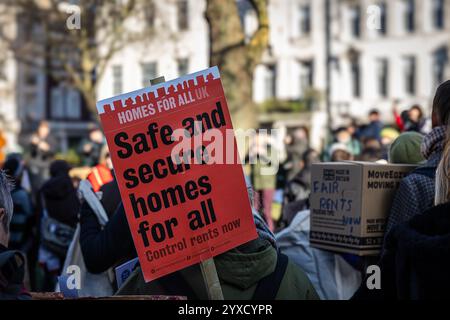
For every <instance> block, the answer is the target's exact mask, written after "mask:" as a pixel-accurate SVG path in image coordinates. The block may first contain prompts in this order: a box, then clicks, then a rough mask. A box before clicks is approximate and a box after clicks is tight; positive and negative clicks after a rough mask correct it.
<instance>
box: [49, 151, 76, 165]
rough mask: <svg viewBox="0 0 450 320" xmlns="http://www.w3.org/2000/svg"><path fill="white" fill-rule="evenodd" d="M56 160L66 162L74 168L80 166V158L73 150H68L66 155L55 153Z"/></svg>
mask: <svg viewBox="0 0 450 320" xmlns="http://www.w3.org/2000/svg"><path fill="white" fill-rule="evenodd" d="M55 159H56V160H64V161H67V162H68V163H69V164H70V165H72V166H74V167H76V166H79V165H80V164H81V157H80V155H79V154H78V153H77V151H76V150H75V149H69V151H68V152H67V153H57V154H56V155H55Z"/></svg>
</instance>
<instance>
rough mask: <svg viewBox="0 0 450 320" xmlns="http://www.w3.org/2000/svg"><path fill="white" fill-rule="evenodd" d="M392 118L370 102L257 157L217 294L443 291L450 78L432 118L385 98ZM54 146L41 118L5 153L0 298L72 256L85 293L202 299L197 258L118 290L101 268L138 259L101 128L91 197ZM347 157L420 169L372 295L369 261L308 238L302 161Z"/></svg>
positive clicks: (306, 170) (95, 141)
mask: <svg viewBox="0 0 450 320" xmlns="http://www.w3.org/2000/svg"><path fill="white" fill-rule="evenodd" d="M392 118H393V119H394V121H393V122H392V123H391V124H385V123H383V122H382V121H381V119H382V115H381V114H380V112H379V111H378V110H376V109H373V110H371V111H370V112H369V113H368V117H367V122H366V123H358V122H357V121H356V120H351V121H349V124H348V125H347V126H344V127H340V128H337V129H336V130H334V132H333V134H332V138H331V139H329V140H330V141H331V143H329V144H328V145H326V146H325V148H324V149H323V150H314V149H312V148H311V147H310V144H309V139H308V137H309V133H308V129H307V128H304V127H301V128H296V129H295V130H293V131H292V132H289V133H288V134H287V135H286V137H285V139H284V145H285V149H286V159H285V161H283V163H281V164H280V167H279V170H278V173H277V174H276V175H264V174H261V166H262V164H261V163H256V164H251V165H250V167H249V170H248V171H247V178H246V179H247V189H248V196H249V199H250V201H251V203H252V210H253V217H254V221H255V225H256V227H257V231H258V238H257V239H255V240H253V241H251V242H249V243H246V244H244V245H242V246H240V247H237V248H235V249H233V250H230V251H228V252H226V253H225V254H222V255H220V256H218V257H216V258H215V259H214V261H215V264H216V268H217V273H218V276H219V279H220V282H221V287H222V291H223V294H224V297H225V299H350V298H352V297H353V298H354V299H380V298H381V299H383V298H428V297H440V296H449V294H448V290H447V286H448V285H449V284H450V275H448V272H447V270H448V267H450V265H449V264H450V258H449V257H450V255H449V251H450V242H449V241H448V240H447V239H448V236H449V234H450V217H449V216H448V210H449V204H448V203H449V201H450V192H449V190H450V189H449V179H450V178H449V169H450V168H449V163H450V154H449V151H450V142H449V141H450V140H449V135H450V131H449V121H450V81H448V82H445V83H444V84H442V85H441V86H440V87H439V88H438V90H437V92H436V95H435V99H434V101H433V105H432V113H431V114H430V115H426V114H425V113H424V111H423V109H422V107H420V106H418V105H414V106H412V107H411V108H409V109H408V110H406V111H403V112H401V113H399V111H398V106H397V102H394V104H393V114H392ZM55 146H56V143H55V141H54V140H53V138H52V133H51V129H50V126H49V124H48V123H46V122H42V123H41V124H40V126H39V128H38V130H37V131H36V133H35V134H33V135H32V136H31V138H30V144H29V146H28V148H27V150H29V154H27V155H21V154H9V155H6V156H5V157H4V159H3V160H4V161H3V165H2V166H3V171H2V173H1V174H0V222H1V223H0V298H23V299H27V298H29V297H30V295H29V294H28V292H36V291H43V292H52V291H55V290H56V288H57V287H58V285H57V282H58V281H57V279H58V276H60V275H61V273H62V271H63V269H64V266H65V265H67V264H68V263H70V264H73V263H74V261H75V262H77V261H78V262H79V263H80V264H81V265H82V266H83V268H84V269H83V272H85V273H86V274H89V275H90V278H86V279H87V280H86V282H87V284H86V286H87V287H91V288H92V290H93V291H91V292H90V294H93V292H96V293H98V294H100V295H101V294H103V295H105V294H109V295H112V294H118V295H177V296H186V297H188V298H189V299H207V298H208V294H207V290H206V288H205V284H204V282H203V280H202V271H201V269H200V267H199V265H194V266H191V267H188V268H186V269H183V270H181V271H178V272H175V273H173V274H170V275H168V276H164V277H162V278H160V279H158V280H155V281H152V282H150V283H146V282H145V281H144V279H143V276H142V272H141V271H140V268H139V267H137V268H136V269H135V270H134V271H133V273H132V274H131V275H130V277H129V278H128V279H127V281H126V282H125V283H124V284H123V285H121V286H120V287H119V286H118V285H117V283H116V282H115V281H112V280H111V278H112V277H111V270H113V268H114V267H116V266H118V265H120V264H122V263H124V262H127V261H130V260H132V259H134V258H136V257H137V254H136V250H135V248H134V245H133V240H132V236H131V233H130V230H129V228H128V224H127V219H126V215H125V211H124V207H123V204H122V202H121V199H120V193H119V189H118V185H117V182H116V180H115V177H114V171H113V166H112V163H111V159H110V156H109V151H108V148H107V147H106V144H105V139H104V137H103V134H102V132H101V130H100V129H94V130H91V132H90V133H89V136H88V137H87V138H86V140H83V141H82V142H81V143H80V146H79V149H78V151H79V154H80V155H81V156H82V165H83V166H86V167H88V168H89V174H88V175H87V180H88V181H89V182H90V186H91V187H92V189H93V190H92V194H94V192H95V197H94V198H92V197H91V195H90V193H89V191H86V189H83V186H84V184H83V182H82V181H80V180H79V179H77V178H75V177H74V176H73V175H71V169H72V168H71V166H70V165H69V164H68V163H67V162H66V161H64V160H56V158H55V154H56V150H55ZM255 150H256V152H257V153H258V154H259V157H262V158H264V157H267V158H270V153H271V152H276V147H275V146H274V145H272V144H271V141H262V140H261V139H259V140H257V147H256V149H254V150H253V151H255ZM348 160H359V161H370V162H380V163H400V164H416V165H418V169H415V170H414V171H413V172H412V173H411V174H409V175H408V176H407V177H406V178H404V179H403V180H402V182H401V184H400V187H399V189H398V191H397V192H396V195H395V198H394V202H393V205H392V208H391V210H390V214H389V218H388V223H387V228H386V236H385V241H384V245H383V249H382V252H381V254H380V256H379V257H373V259H376V261H375V262H377V261H378V264H379V265H380V267H381V271H382V275H383V276H382V281H383V285H382V288H383V290H378V291H376V292H372V291H368V290H366V287H365V286H364V285H362V284H364V277H365V270H364V267H365V266H366V265H367V263H368V261H367V260H365V259H363V258H361V257H357V256H353V255H348V254H340V253H334V252H330V251H325V250H319V249H316V248H312V247H311V246H310V244H309V230H310V223H309V194H310V191H311V181H310V180H311V167H312V165H313V164H314V163H317V162H320V161H331V162H337V161H348ZM265 163H267V162H265ZM80 190H81V191H80ZM96 201H99V204H100V205H99V206H98V205H95V203H96ZM99 212H100V214H104V219H103V220H101V219H99V218H98V216H99ZM74 239H76V240H77V241H74ZM74 243H75V245H74ZM77 253H78V258H77ZM77 259H78V260H77ZM373 259H372V260H373ZM78 262H77V263H78ZM86 290H87V289H86ZM355 292H356V294H355Z"/></svg>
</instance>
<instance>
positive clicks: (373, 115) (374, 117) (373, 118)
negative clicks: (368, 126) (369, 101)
mask: <svg viewBox="0 0 450 320" xmlns="http://www.w3.org/2000/svg"><path fill="white" fill-rule="evenodd" d="M379 120H380V114H379V113H378V112H371V113H370V114H369V121H370V122H376V121H379Z"/></svg>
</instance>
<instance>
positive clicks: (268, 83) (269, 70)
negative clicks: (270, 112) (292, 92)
mask: <svg viewBox="0 0 450 320" xmlns="http://www.w3.org/2000/svg"><path fill="white" fill-rule="evenodd" d="M276 83H277V69H276V66H275V65H268V66H267V67H266V74H265V78H264V91H265V93H266V94H265V98H266V100H270V99H274V98H275V97H276V91H277V86H276Z"/></svg>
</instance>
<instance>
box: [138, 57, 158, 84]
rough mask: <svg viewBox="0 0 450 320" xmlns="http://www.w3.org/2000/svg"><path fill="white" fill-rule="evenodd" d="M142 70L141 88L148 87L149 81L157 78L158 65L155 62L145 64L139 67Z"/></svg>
mask: <svg viewBox="0 0 450 320" xmlns="http://www.w3.org/2000/svg"><path fill="white" fill-rule="evenodd" d="M141 69H142V86H143V87H148V86H149V85H150V80H152V79H155V78H157V77H158V65H157V63H156V62H145V63H143V64H142V65H141Z"/></svg>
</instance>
